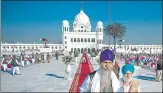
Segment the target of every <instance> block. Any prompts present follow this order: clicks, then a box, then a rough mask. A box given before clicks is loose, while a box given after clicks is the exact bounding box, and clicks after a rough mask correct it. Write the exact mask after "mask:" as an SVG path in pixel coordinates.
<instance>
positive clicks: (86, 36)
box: [62, 10, 103, 52]
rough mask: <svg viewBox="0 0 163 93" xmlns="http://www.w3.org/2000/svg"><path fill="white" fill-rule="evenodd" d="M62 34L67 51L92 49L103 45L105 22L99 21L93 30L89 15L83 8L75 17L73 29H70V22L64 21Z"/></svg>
mask: <svg viewBox="0 0 163 93" xmlns="http://www.w3.org/2000/svg"><path fill="white" fill-rule="evenodd" d="M62 34H63V37H62V40H63V48H64V49H65V50H67V51H75V50H78V51H80V52H83V51H91V49H101V48H102V46H103V23H102V22H101V21H98V22H97V26H96V30H95V31H92V30H91V23H90V20H89V17H88V16H87V15H86V14H85V13H84V12H83V10H81V11H80V13H79V14H77V15H76V17H75V20H74V23H73V31H70V29H69V22H68V21H67V20H64V21H63V24H62Z"/></svg>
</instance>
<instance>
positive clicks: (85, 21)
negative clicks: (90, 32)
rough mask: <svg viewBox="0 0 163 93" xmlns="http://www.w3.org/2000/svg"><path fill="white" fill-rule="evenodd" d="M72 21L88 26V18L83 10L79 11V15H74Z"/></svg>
mask: <svg viewBox="0 0 163 93" xmlns="http://www.w3.org/2000/svg"><path fill="white" fill-rule="evenodd" d="M74 21H75V23H77V24H83V25H88V24H89V23H90V20H89V17H88V16H87V15H86V14H85V13H84V12H83V10H81V11H80V13H79V14H77V15H76V17H75V20H74Z"/></svg>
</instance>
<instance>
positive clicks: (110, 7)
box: [108, 0, 111, 49]
mask: <svg viewBox="0 0 163 93" xmlns="http://www.w3.org/2000/svg"><path fill="white" fill-rule="evenodd" d="M109 23H110V25H111V0H110V1H109ZM108 38H109V49H110V32H109V33H108Z"/></svg>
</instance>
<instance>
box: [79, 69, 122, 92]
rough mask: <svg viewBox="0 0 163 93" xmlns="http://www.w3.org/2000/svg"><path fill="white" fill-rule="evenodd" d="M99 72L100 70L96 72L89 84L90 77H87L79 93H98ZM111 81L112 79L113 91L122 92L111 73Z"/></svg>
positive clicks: (113, 74)
mask: <svg viewBox="0 0 163 93" xmlns="http://www.w3.org/2000/svg"><path fill="white" fill-rule="evenodd" d="M100 72H101V68H99V69H98V70H97V71H96V73H95V75H94V77H93V79H92V81H91V82H90V76H89V75H88V76H87V77H86V79H85V80H84V82H83V83H82V85H81V87H80V92H89V90H90V91H91V92H100ZM111 79H112V87H113V91H114V92H122V91H123V89H122V86H121V84H120V82H119V80H118V78H117V77H116V75H115V73H114V72H113V71H112V73H111ZM89 83H90V84H89ZM90 85H91V86H90ZM89 86H90V87H89ZM89 88H90V89H89Z"/></svg>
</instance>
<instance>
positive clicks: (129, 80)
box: [123, 76, 133, 83]
mask: <svg viewBox="0 0 163 93" xmlns="http://www.w3.org/2000/svg"><path fill="white" fill-rule="evenodd" d="M132 79H133V76H131V77H129V78H128V77H126V76H123V80H124V81H125V82H126V83H129V82H131V81H132Z"/></svg>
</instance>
